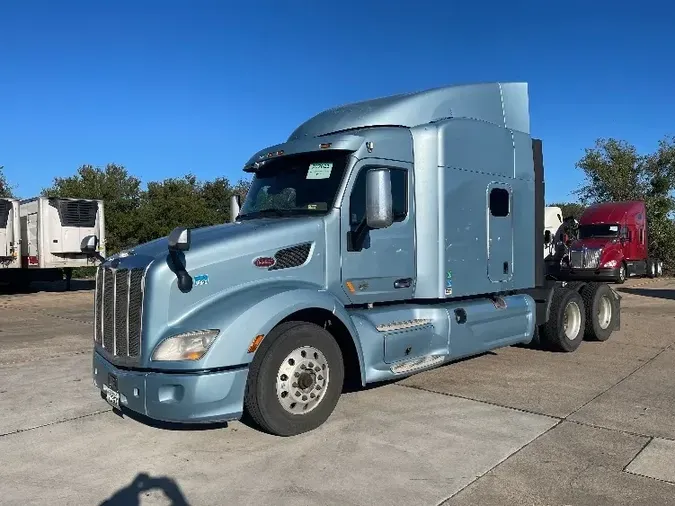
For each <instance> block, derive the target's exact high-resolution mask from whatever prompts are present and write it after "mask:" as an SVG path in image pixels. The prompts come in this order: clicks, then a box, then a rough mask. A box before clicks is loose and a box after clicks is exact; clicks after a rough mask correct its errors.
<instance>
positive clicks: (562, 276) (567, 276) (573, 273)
mask: <svg viewBox="0 0 675 506" xmlns="http://www.w3.org/2000/svg"><path fill="white" fill-rule="evenodd" d="M554 275H555V276H556V277H557V279H559V280H561V281H614V280H615V279H617V278H618V277H619V269H618V268H617V269H607V268H602V269H565V268H560V270H558V271H557V272H556V273H555V274H554Z"/></svg>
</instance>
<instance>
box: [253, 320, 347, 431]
mask: <svg viewBox="0 0 675 506" xmlns="http://www.w3.org/2000/svg"><path fill="white" fill-rule="evenodd" d="M343 382H344V366H343V359H342V353H341V351H340V347H339V345H338V344H337V342H335V339H334V338H333V336H332V335H331V334H330V333H329V332H328V331H327V330H325V329H324V328H322V327H319V326H318V325H315V324H313V323H307V322H287V323H283V324H281V325H279V326H278V327H276V328H275V329H274V330H272V331H271V332H270V333H269V334H268V335H267V336H266V337H265V339H264V340H263V342H262V344H261V346H260V348H259V349H258V351H257V352H256V354H255V357H254V359H253V361H252V362H251V367H250V370H249V377H248V382H247V385H246V395H245V399H244V406H245V409H246V411H247V412H248V414H249V415H250V416H251V418H252V419H253V421H254V422H255V423H256V424H257V425H258V426H259V427H260V428H261V429H262V430H264V431H265V432H269V433H271V434H275V435H278V436H293V435H296V434H300V433H303V432H307V431H310V430H313V429H315V428H317V427H319V426H320V425H321V424H323V423H324V422H325V421H326V420H327V419H328V417H329V416H330V415H331V413H332V412H333V410H334V409H335V406H336V405H337V402H338V400H339V398H340V394H341V393H342V386H343Z"/></svg>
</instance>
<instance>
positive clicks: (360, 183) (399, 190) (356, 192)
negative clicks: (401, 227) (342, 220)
mask: <svg viewBox="0 0 675 506" xmlns="http://www.w3.org/2000/svg"><path fill="white" fill-rule="evenodd" d="M366 172H367V169H362V170H361V171H360V172H359V175H358V176H357V179H356V182H355V183H354V186H353V187H352V194H351V196H350V198H349V224H350V225H351V226H352V227H356V226H358V224H359V223H361V220H363V219H364V218H365V216H366ZM389 173H390V174H391V197H392V203H393V208H394V209H393V210H394V222H397V221H403V220H405V218H406V216H408V171H407V170H405V169H389Z"/></svg>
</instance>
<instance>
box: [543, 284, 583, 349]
mask: <svg viewBox="0 0 675 506" xmlns="http://www.w3.org/2000/svg"><path fill="white" fill-rule="evenodd" d="M566 312H568V314H567V326H566V318H565V316H566V314H565V313H566ZM570 318H572V321H570ZM585 323H586V312H585V311H584V301H583V299H582V298H581V295H579V293H577V292H575V291H574V290H570V289H569V288H567V287H559V288H556V289H555V292H554V293H553V299H552V300H551V308H550V316H549V319H548V321H547V322H546V323H545V324H544V325H542V326H541V339H542V342H543V343H544V344H545V346H546V347H547V348H549V349H551V350H553V351H561V352H568V353H569V352H572V351H575V350H576V349H577V348H578V347H579V345H580V344H581V341H582V340H583V334H584V326H585ZM570 325H572V326H571V327H570Z"/></svg>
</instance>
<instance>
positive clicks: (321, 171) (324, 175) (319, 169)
mask: <svg viewBox="0 0 675 506" xmlns="http://www.w3.org/2000/svg"><path fill="white" fill-rule="evenodd" d="M332 170H333V164H332V163H330V162H328V163H310V164H309V169H307V179H328V178H329V177H330V173H331V171H332Z"/></svg>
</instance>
